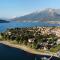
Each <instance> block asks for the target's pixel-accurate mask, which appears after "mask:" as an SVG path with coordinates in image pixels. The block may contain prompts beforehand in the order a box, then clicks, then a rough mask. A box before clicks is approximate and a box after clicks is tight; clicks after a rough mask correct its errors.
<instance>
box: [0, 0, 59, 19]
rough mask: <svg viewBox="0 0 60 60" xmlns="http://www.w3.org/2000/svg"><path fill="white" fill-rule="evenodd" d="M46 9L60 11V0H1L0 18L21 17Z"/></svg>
mask: <svg viewBox="0 0 60 60" xmlns="http://www.w3.org/2000/svg"><path fill="white" fill-rule="evenodd" d="M45 8H55V9H60V0H0V18H14V17H16V16H17V17H19V16H23V15H26V14H29V13H32V12H35V11H40V10H42V9H45Z"/></svg>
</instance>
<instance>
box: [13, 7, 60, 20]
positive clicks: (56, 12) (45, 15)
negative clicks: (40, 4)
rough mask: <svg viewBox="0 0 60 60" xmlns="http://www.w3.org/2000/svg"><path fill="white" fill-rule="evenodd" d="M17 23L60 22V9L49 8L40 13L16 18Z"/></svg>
mask: <svg viewBox="0 0 60 60" xmlns="http://www.w3.org/2000/svg"><path fill="white" fill-rule="evenodd" d="M14 20H15V21H60V9H51V8H47V9H45V10H42V11H40V12H33V13H31V14H28V15H24V16H21V17H17V18H14Z"/></svg>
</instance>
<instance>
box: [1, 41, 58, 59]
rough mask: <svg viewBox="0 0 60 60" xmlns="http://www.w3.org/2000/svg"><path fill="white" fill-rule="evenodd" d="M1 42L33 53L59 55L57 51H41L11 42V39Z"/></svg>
mask: <svg viewBox="0 0 60 60" xmlns="http://www.w3.org/2000/svg"><path fill="white" fill-rule="evenodd" d="M0 43H2V44H5V45H8V46H10V47H15V48H18V49H21V50H24V51H26V52H29V53H32V54H38V55H48V56H55V57H58V56H57V54H56V53H52V52H49V51H47V52H40V51H37V50H35V49H32V48H29V47H27V46H25V45H19V44H13V43H11V42H9V41H0ZM58 58H59V57H58Z"/></svg>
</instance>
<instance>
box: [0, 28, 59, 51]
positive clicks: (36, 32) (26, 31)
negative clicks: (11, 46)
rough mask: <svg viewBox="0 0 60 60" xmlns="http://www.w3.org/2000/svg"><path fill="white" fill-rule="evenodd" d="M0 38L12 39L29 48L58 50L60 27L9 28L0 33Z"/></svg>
mask: <svg viewBox="0 0 60 60" xmlns="http://www.w3.org/2000/svg"><path fill="white" fill-rule="evenodd" d="M0 40H12V41H16V42H17V43H18V44H24V45H26V46H29V47H30V48H34V49H39V50H44V51H46V50H47V51H51V52H58V51H60V27H29V28H28V27H26V28H11V29H7V31H5V32H4V33H0Z"/></svg>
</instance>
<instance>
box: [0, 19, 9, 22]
mask: <svg viewBox="0 0 60 60" xmlns="http://www.w3.org/2000/svg"><path fill="white" fill-rule="evenodd" d="M8 22H9V21H7V20H3V19H0V23H8Z"/></svg>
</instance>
